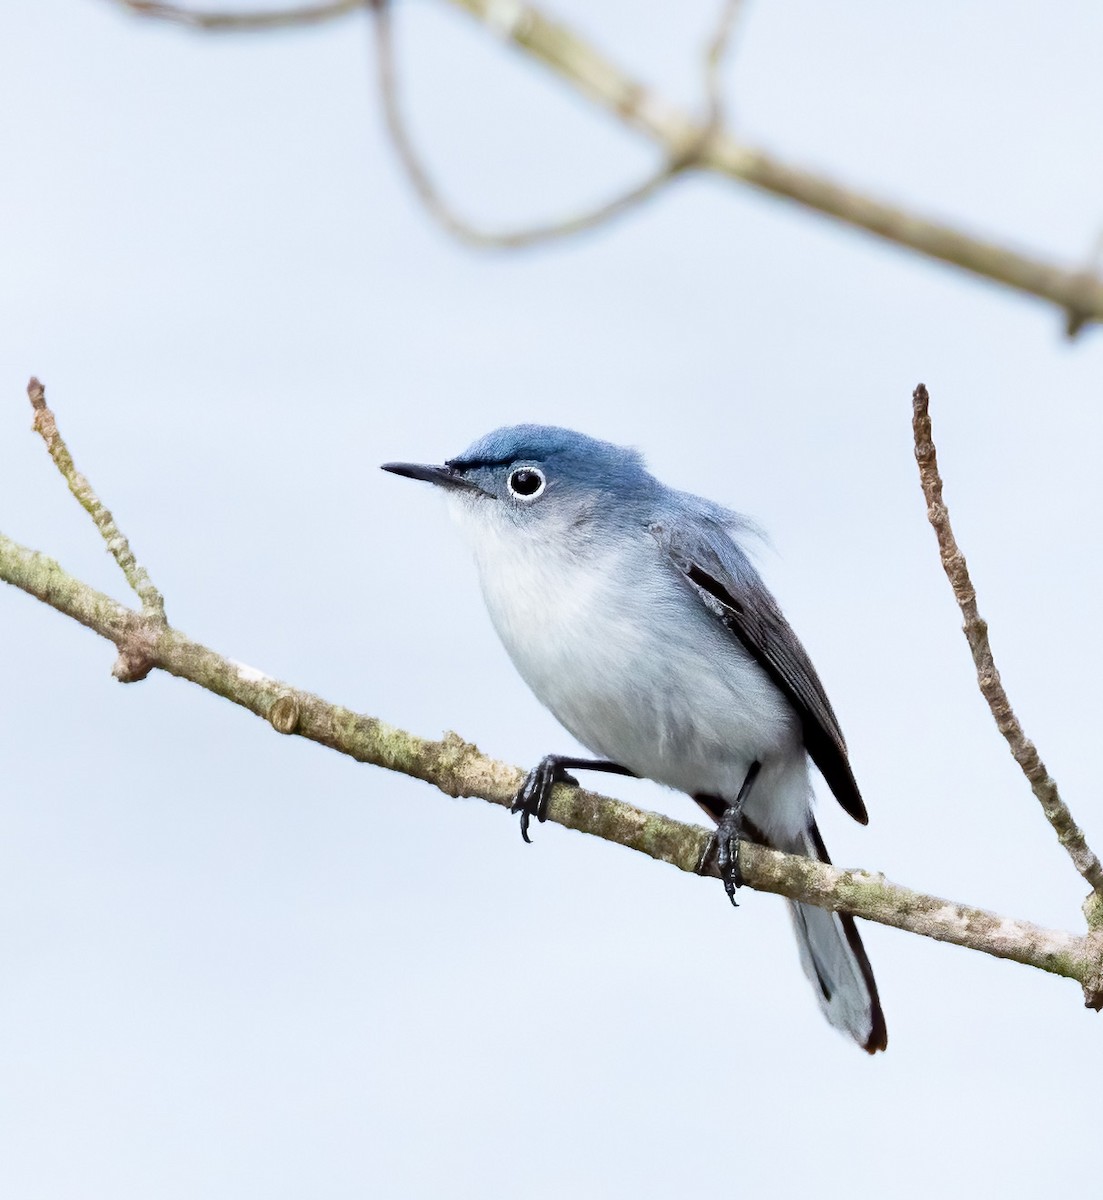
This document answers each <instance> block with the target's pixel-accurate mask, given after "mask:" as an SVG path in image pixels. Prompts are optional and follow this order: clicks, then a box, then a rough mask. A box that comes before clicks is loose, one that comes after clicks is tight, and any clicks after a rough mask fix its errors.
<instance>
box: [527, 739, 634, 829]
mask: <svg viewBox="0 0 1103 1200" xmlns="http://www.w3.org/2000/svg"><path fill="white" fill-rule="evenodd" d="M567 767H579V768H585V769H586V770H587V771H605V772H607V773H608V774H611V775H631V774H632V772H631V771H629V770H628V768H627V767H622V766H620V765H619V763H612V762H603V761H601V760H600V759H599V760H596V761H591V760H590V759H588V758H565V757H564V756H563V755H561V754H547V755H545V756H544V757H543V758H542V759H541V760H540V761H539V762H538V763H537V764H536V766H535V767H533V768H532V770H531V771H530V772H529V773H528V774H527V775H526V776H525V778H524V781H523V782H522V784H521V786H520V787H519V788H518V789H517V795H516V796H514V797H513V803H512V804H511V805H510V809H509V811H510V812H512V813H520V814H521V837H522V838H524V840H525V841H526V842H529V843H531V842H532V838H530V837H529V822H530V821H531V820H532V818H533V817H535V818H536V819H537V820H538V821H546V820H547V819H548V805H549V804H550V803H551V794H552V789H553V788H554V787H555V785H556V784H557V783H569V784H570V785H571V786H572V787H578V780H577V779H575V777H574V776H573V775H568V774H567Z"/></svg>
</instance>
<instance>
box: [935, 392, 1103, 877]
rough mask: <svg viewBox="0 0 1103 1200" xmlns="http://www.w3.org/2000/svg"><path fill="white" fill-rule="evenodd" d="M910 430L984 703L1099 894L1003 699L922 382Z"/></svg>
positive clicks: (1072, 829) (1094, 866)
mask: <svg viewBox="0 0 1103 1200" xmlns="http://www.w3.org/2000/svg"><path fill="white" fill-rule="evenodd" d="M912 431H913V433H914V436H915V459H916V462H917V463H918V464H919V480H920V483H921V484H922V486H923V495H924V497H925V499H926V501H927V517H928V519H929V520H930V522H931V525H932V527H933V528H934V531H935V536H936V537H937V538H938V553H939V557H940V558H941V559H942V568H943V570H944V571H945V572H946V578H947V579H948V580H949V581H950V586H951V587H952V588H953V590H954V599H955V600H957V603H958V608H960V609H961V615H962V618H963V620H964V625H963V631H964V633H965V640H966V641H967V642H968V643H969V650H970V652H971V654H972V655H973V664H974V665H975V667H976V670H977V683H978V684H979V685H980V690H981V694H982V695H983V696H984V698H985V700H986V701H987V702H988V707H989V709H990V710H991V712H992V718H993V720H995V722H996V728H997V729H999V731H1000V733H1002V734H1003V736H1004V738H1005V739H1006V740H1007V744H1008V746H1009V747H1010V748H1011V754H1012V757H1013V758H1014V759H1015V761H1016V762H1017V763H1018V764H1019V766H1020V767H1021V768H1022V771H1023V774H1024V775H1025V776H1026V778H1027V780H1028V782H1029V783H1030V786H1031V789H1032V790H1033V792H1034V795H1035V796H1037V798H1038V802H1039V803H1040V804H1041V806H1042V811H1043V812H1044V813H1045V815H1046V819H1047V820H1048V821H1049V823H1050V824H1051V825H1052V826H1053V828H1054V829H1055V830H1056V831H1057V838H1058V840H1059V841H1060V843H1061V845H1062V846H1064V847H1065V849H1066V850H1067V851H1068V854H1069V857H1070V858H1071V859H1072V861H1073V864H1074V866H1075V867H1076V869H1077V870H1078V871H1079V872H1080V874H1081V875H1083V877H1084V878H1085V879H1086V880H1087V881H1088V883H1089V884H1091V887H1092V890H1093V891H1094V892H1095V893H1096V895H1099V896H1103V867H1100V864H1099V859H1098V858H1097V857H1096V855H1095V853H1094V851H1093V850H1092V848H1091V847H1090V846H1089V845H1088V843H1087V839H1086V838H1085V837H1084V834H1083V832H1082V831H1081V829H1080V827H1079V826H1078V825H1077V824H1076V822H1075V821H1074V820H1073V816H1072V813H1071V812H1070V811H1069V807H1068V805H1067V804H1066V803H1065V802H1064V801H1063V800H1062V799H1061V795H1060V793H1059V792H1058V790H1057V784H1056V782H1055V780H1054V779H1053V777H1052V776H1051V775H1050V773H1049V772H1048V771H1047V770H1046V766H1045V763H1043V762H1042V759H1041V756H1040V755H1039V754H1038V750H1037V748H1036V747H1035V745H1034V743H1033V742H1032V741H1031V740H1030V739H1029V738H1028V737H1027V736H1026V734H1025V733H1024V732H1023V727H1022V725H1021V724H1020V723H1019V719H1018V717H1016V716H1015V713H1014V710H1013V709H1012V707H1011V701H1010V700H1009V699H1008V698H1007V692H1006V691H1005V690H1004V686H1003V683H1002V681H1001V679H1000V673H999V671H998V670H997V669H996V660H995V658H994V657H993V655H992V646H991V644H990V643H989V641H988V622H987V621H985V620H984V618H983V617H982V616H981V615H980V611H979V609H978V608H977V593H976V589H975V588H974V587H973V581H972V579H971V578H970V576H969V568H968V566H967V564H966V562H965V555H964V554H962V552H961V550H960V549H959V547H958V544H957V540H956V538H955V537H954V531H953V528H952V527H951V525H950V513H949V510H948V509H947V507H946V504H945V501H944V500H943V499H942V477H941V476H940V475H939V472H938V458H937V456H936V454H935V446H934V440H933V436H932V433H931V416H930V410H929V397H928V395H927V389H926V387H925V386H924V385H923V384H922V383H921V384H920V385H919V386H918V387H917V388H916V389H915V391H914V392H913V393H912Z"/></svg>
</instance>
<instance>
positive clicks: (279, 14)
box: [117, 0, 370, 33]
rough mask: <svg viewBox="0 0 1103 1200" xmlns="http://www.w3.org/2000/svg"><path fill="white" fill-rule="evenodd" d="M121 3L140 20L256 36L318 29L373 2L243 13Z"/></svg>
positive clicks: (147, 0) (345, 0) (349, 0)
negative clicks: (300, 28)
mask: <svg viewBox="0 0 1103 1200" xmlns="http://www.w3.org/2000/svg"><path fill="white" fill-rule="evenodd" d="M117 3H119V4H121V5H122V7H123V8H128V9H130V11H131V12H134V13H138V14H139V15H140V16H143V17H155V18H158V19H159V20H162V21H173V22H175V23H176V24H177V25H187V26H190V27H191V28H192V29H211V30H221V31H235V30H236V31H240V32H243V33H252V32H256V31H258V30H263V29H287V28H289V27H291V26H295V25H318V24H320V23H321V22H323V21H329V20H332V19H333V18H334V17H343V16H344V15H345V14H346V13H350V12H352V11H353V10H354V9H357V8H363V7H365V3H370V0H330V3H328V4H304V5H300V6H298V7H295V8H271V9H264V10H257V11H255V12H250V11H249V10H248V9H246V10H243V11H241V12H220V11H219V10H218V9H209V10H200V9H192V8H186V7H185V6H184V5H182V4H162V3H160V2H159V0H117Z"/></svg>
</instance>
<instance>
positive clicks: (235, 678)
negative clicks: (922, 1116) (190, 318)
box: [0, 380, 1103, 1009]
mask: <svg viewBox="0 0 1103 1200" xmlns="http://www.w3.org/2000/svg"><path fill="white" fill-rule="evenodd" d="M28 393H29V395H30V398H31V403H32V405H33V407H34V409H35V423H36V428H39V430H40V432H42V434H43V437H44V438H45V440H46V445H47V447H48V448H49V450H50V453H51V456H52V457H53V458H54V461H55V462H56V463H57V465H58V468H59V469H60V470H61V472H62V474H63V475H64V477H65V479H66V480H67V481H68V483H69V485H70V488H71V489H72V491H73V493H74V495H76V496H77V498H78V499H79V500H80V502H81V504H82V505H83V506H84V507H85V508H86V509H87V510H88V511H89V512H90V513H91V514H92V516H93V518H94V519H96V524H97V526H99V527H100V529H101V532H104V536H105V537H106V538H107V539H108V541H109V544H110V543H112V542H121V544H122V545H125V544H126V543H125V539H124V538H123V537H122V534H121V533H120V532H119V531H118V529H117V528H116V526H115V524H114V522H113V521H110V517H109V516H108V518H107V521H106V522H105V521H104V520H103V519H102V518H103V514H104V513H106V509H104V508H103V506H102V504H101V503H100V501H99V500H98V498H97V497H96V496H95V493H94V492H93V491H92V488H91V485H90V484H88V481H87V480H85V479H84V478H83V476H80V475H78V474H77V472H76V469H75V468H74V467H73V465H72V458H71V457H70V455H69V453H68V450H67V449H65V444H64V442H63V441H62V440H61V436H60V434H59V433H58V431H57V424H56V421H55V420H54V417H53V414H52V413H50V410H49V409H48V408H47V407H46V402H45V393H44V390H43V388H42V385H41V384H39V383H38V382H37V380H32V381H31V384H30V386H29V388H28ZM43 414H47V415H45V416H44V415H43ZM97 518H98V519H97ZM105 527H106V528H107V529H108V530H109V531H111V536H110V537H109V536H108V532H106V531H105ZM116 557H118V554H116ZM120 565H121V564H120ZM137 569H138V568H137V567H136V564H135V565H134V570H137ZM129 578H130V575H129V574H128V579H129ZM0 580H2V581H3V582H5V583H9V584H11V585H12V586H13V587H16V588H19V589H21V590H22V591H24V592H26V593H28V594H29V595H31V596H34V597H36V598H37V599H38V600H41V601H43V603H45V604H49V605H50V606H51V607H53V608H55V609H56V610H57V611H58V612H61V613H64V614H65V615H66V616H68V617H71V618H73V620H75V621H79V622H80V623H81V624H82V625H85V626H87V627H88V628H89V629H91V630H93V631H95V632H96V633H98V634H99V635H100V636H101V637H103V638H106V639H107V640H108V641H110V642H113V643H114V644H115V646H116V647H118V650H119V660H118V662H117V663H116V668H115V672H114V673H115V675H116V677H117V678H119V679H120V680H122V681H123V682H134V681H136V680H138V679H141V678H144V676H145V675H146V674H148V673H149V671H151V670H153V669H154V668H156V669H160V670H162V671H165V672H167V673H168V674H170V675H175V676H177V677H178V678H180V679H187V680H189V681H190V682H192V683H195V684H197V685H198V686H199V687H202V688H205V689H206V690H207V691H210V692H214V693H215V694H216V695H218V696H223V697H225V698H226V699H227V700H230V701H232V702H233V703H234V704H238V705H240V706H241V707H242V708H246V709H248V710H249V711H250V712H252V713H255V714H256V715H257V716H259V717H261V718H263V719H264V720H266V721H267V722H268V723H269V724H270V725H271V726H272V728H273V729H275V730H276V731H277V732H278V733H282V734H285V735H290V734H297V735H298V736H299V737H304V738H308V739H310V740H311V741H314V742H318V743H319V744H320V745H323V746H328V747H330V748H331V749H334V750H337V751H339V752H340V753H342V754H347V755H349V756H350V757H351V758H354V759H356V760H357V761H359V762H365V763H371V764H374V765H375V766H379V767H383V768H385V769H387V770H390V771H398V772H401V773H402V774H405V775H411V776H413V777H414V778H416V779H423V780H425V781H426V782H427V783H431V784H433V785H434V786H436V787H437V788H439V789H440V790H441V791H442V792H444V793H446V794H447V795H449V796H477V797H481V798H482V799H484V800H487V801H489V802H490V803H491V804H498V805H502V806H503V807H506V808H508V807H509V806H510V805H511V803H512V801H513V797H514V795H515V794H516V791H517V788H518V786H519V785H520V782H521V779H522V772H521V771H520V770H518V769H517V768H516V767H511V766H508V765H507V764H505V763H501V762H496V761H494V760H493V759H490V758H487V757H486V756H485V755H483V754H481V753H480V752H479V749H478V747H476V746H474V745H472V744H471V743H470V742H465V741H464V740H463V739H462V738H460V737H459V736H458V735H457V734H454V733H448V734H446V735H445V736H444V737H443V738H441V739H439V740H436V741H434V740H430V739H427V738H421V737H418V736H417V735H415V734H412V733H408V732H407V731H405V730H403V729H398V728H396V727H395V726H393V725H388V724H387V723H386V722H384V721H381V720H379V719H378V718H376V717H369V716H364V715H363V714H361V713H356V712H353V711H352V710H351V709H348V708H342V707H341V706H340V705H336V704H330V703H328V702H327V701H325V700H323V699H321V697H319V696H315V695H313V694H312V693H310V692H306V691H303V690H302V689H301V688H296V687H293V686H292V685H290V684H287V683H283V682H281V681H280V680H278V679H273V678H272V677H271V676H269V675H266V674H265V673H264V672H263V671H258V670H256V669H255V668H253V667H247V666H244V665H242V664H241V663H237V662H234V661H233V660H232V659H228V658H225V657H224V656H223V655H221V654H218V653H217V652H215V651H214V650H211V649H210V648H209V647H207V646H204V645H202V644H201V643H199V642H197V641H194V640H193V639H191V638H189V637H187V636H186V635H185V634H183V633H181V632H180V631H179V630H177V629H173V628H172V627H171V626H170V625H169V624H168V623H167V621H166V620H165V618H164V612H163V609H157V608H153V607H151V606H150V605H145V606H144V607H143V610H142V611H141V612H137V611H135V610H133V609H130V608H127V607H126V606H125V605H123V604H120V603H119V602H118V601H116V600H113V599H112V598H111V597H110V596H107V595H104V594H103V593H102V592H99V591H97V590H96V589H95V588H92V587H89V586H88V584H86V583H82V582H81V581H80V580H78V579H75V578H74V577H73V576H72V575H70V574H68V572H66V571H64V570H63V569H62V568H61V567H60V566H59V565H58V564H57V563H56V562H54V561H53V560H52V559H50V558H47V557H46V556H45V555H43V554H39V553H38V552H37V551H34V550H29V549H27V548H26V547H25V546H20V545H19V544H18V543H16V542H14V541H12V540H11V539H10V538H8V537H6V536H4V535H3V534H0ZM149 586H150V587H152V584H150V585H149ZM135 590H137V588H136V589H135ZM130 660H136V661H138V662H139V663H140V665H141V668H142V669H141V670H140V671H139V670H133V671H128V670H120V669H119V663H126V662H127V661H130ZM548 819H549V820H551V821H554V822H556V823H558V824H560V825H564V826H566V827H567V828H569V829H577V830H579V831H581V832H583V833H589V834H591V835H593V836H595V837H600V838H604V839H605V840H606V841H610V842H616V843H617V844H618V845H621V846H626V847H628V848H629V849H632V850H637V851H639V852H640V853H641V854H646V855H649V856H650V857H651V858H655V859H658V860H659V861H661V862H666V863H670V864H671V865H673V866H676V867H677V868H678V869H679V870H682V871H687V872H691V873H693V874H698V875H713V876H715V875H716V874H717V871H716V865H715V855H714V854H712V853H710V848H711V846H712V843H713V834H712V832H711V831H710V830H707V829H702V828H700V827H699V826H696V825H686V824H683V823H682V822H680V821H674V820H671V819H670V818H669V817H664V816H662V815H660V814H659V813H651V812H645V811H643V810H641V809H638V808H635V807H633V806H632V805H630V804H626V803H624V802H623V801H621V800H614V799H612V798H610V797H608V796H601V795H597V794H596V793H594V792H590V791H586V790H584V789H582V788H578V787H570V786H567V785H564V784H560V785H558V786H557V787H556V789H555V791H554V792H553V795H552V800H551V805H550V807H549V811H548ZM740 867H741V870H742V874H743V878H744V880H745V882H746V883H747V884H749V885H750V886H751V887H753V888H757V889H759V890H761V891H768V892H776V893H778V894H780V895H783V896H788V897H790V898H791V899H794V900H802V901H805V902H807V903H809V904H815V905H819V906H821V907H824V908H830V909H839V910H843V911H846V912H850V913H853V914H854V915H855V916H859V917H864V918H866V919H867V920H870V921H877V922H879V923H881V924H883V925H892V926H895V927H896V928H898V929H905V930H908V931H910V932H912V933H918V934H921V935H922V936H924V937H930V938H935V939H936V940H938V941H944V942H952V943H954V944H955V945H959V946H966V947H969V948H971V949H974V950H979V951H981V952H982V953H985V954H991V955H993V956H995V957H997V958H1007V959H1011V960H1012V961H1014V962H1020V963H1025V964H1027V965H1029V966H1034V967H1038V968H1039V969H1040V970H1043V971H1049V972H1052V973H1053V974H1057V975H1063V976H1065V977H1067V978H1069V979H1074V980H1076V981H1078V982H1079V983H1080V984H1081V986H1082V988H1083V990H1084V996H1085V1003H1086V1004H1088V1005H1089V1006H1090V1007H1092V1008H1096V1009H1098V1008H1100V1007H1103V929H1101V928H1100V922H1099V920H1097V919H1095V918H1096V917H1098V916H1099V910H1100V907H1101V905H1100V903H1099V899H1100V898H1099V896H1098V895H1096V896H1093V900H1095V901H1096V903H1095V905H1094V907H1093V908H1092V909H1091V912H1090V913H1089V925H1090V928H1089V931H1088V932H1087V933H1086V934H1081V935H1077V934H1073V933H1067V932H1063V931H1060V930H1052V929H1043V928H1041V927H1040V926H1037V925H1032V924H1030V923H1029V922H1026V921H1016V920H1011V919H1010V918H1006V917H1001V916H998V915H997V914H995V913H990V912H986V911H985V910H983V909H978V908H971V907H969V906H967V905H963V904H957V903H953V902H951V901H949V900H943V899H940V898H939V897H937V896H928V895H924V894H923V893H920V892H915V891H912V890H911V889H909V888H905V887H901V886H900V885H899V884H894V883H890V882H889V881H888V880H887V879H885V878H884V876H883V875H874V874H871V873H869V872H867V871H857V870H849V871H846V870H839V869H837V868H836V867H833V866H831V865H830V864H828V863H822V862H816V861H813V860H811V859H806V858H802V857H800V856H797V855H789V854H781V853H778V852H777V851H774V850H768V849H766V848H765V847H762V846H755V845H752V844H750V843H747V844H745V845H744V846H743V847H742V851H741V856H740Z"/></svg>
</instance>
